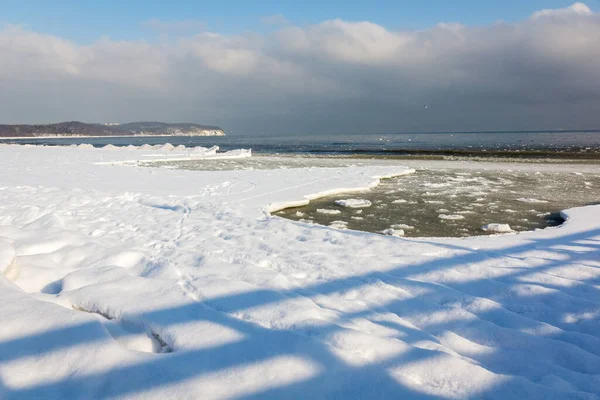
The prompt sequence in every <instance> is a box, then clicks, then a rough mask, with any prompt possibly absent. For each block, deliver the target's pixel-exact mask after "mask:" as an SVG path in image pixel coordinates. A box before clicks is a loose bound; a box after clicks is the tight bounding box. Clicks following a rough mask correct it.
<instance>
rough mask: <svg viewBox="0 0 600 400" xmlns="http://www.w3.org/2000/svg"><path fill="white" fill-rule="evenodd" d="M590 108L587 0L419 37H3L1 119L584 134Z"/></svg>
mask: <svg viewBox="0 0 600 400" xmlns="http://www.w3.org/2000/svg"><path fill="white" fill-rule="evenodd" d="M282 17H283V16H282ZM170 24H172V23H170ZM153 25H156V26H161V27H162V26H164V24H161V23H160V22H159V21H153ZM194 26H196V25H194ZM425 104H427V105H428V107H427V108H425V107H423V106H424V105H425ZM599 109H600V14H597V13H594V12H592V10H590V9H589V8H588V7H587V6H586V5H585V4H583V3H575V4H573V5H572V6H571V7H568V8H565V9H559V10H541V11H538V12H536V13H534V14H533V15H532V16H531V17H530V18H528V19H526V20H524V21H521V22H518V23H501V22H499V23H496V24H493V25H489V26H463V25H460V24H453V23H440V24H438V25H436V26H433V27H431V28H430V29H426V30H419V31H390V30H388V29H386V28H384V27H382V26H380V25H377V24H375V23H372V22H367V21H363V22H350V21H343V20H330V21H324V22H322V23H319V24H316V25H311V26H306V27H298V26H293V25H291V24H288V25H285V26H282V27H281V28H280V29H278V30H276V31H275V32H273V33H269V34H264V35H259V34H246V35H222V34H217V33H212V32H203V33H200V34H196V35H193V36H192V35H188V36H184V35H181V36H169V37H168V38H163V39H161V40H160V41H159V42H156V43H153V42H146V41H117V40H112V39H110V38H100V39H98V40H97V41H96V42H94V43H92V44H89V45H81V44H78V43H75V42H73V41H70V40H67V39H64V38H60V37H56V36H52V35H48V34H44V33H40V32H34V31H32V30H29V29H27V28H24V27H20V26H5V27H4V28H2V29H1V30H0V121H2V122H5V123H27V122H51V121H59V120H73V119H78V120H85V121H97V122H114V121H131V120H164V121H187V122H200V123H206V124H219V125H221V126H223V127H224V128H225V129H227V130H233V131H234V132H238V133H244V132H247V133H282V134H284V133H308V132H313V133H318V132H322V133H331V132H381V131H383V132H400V131H444V130H445V131H454V130H495V129H557V128H579V129H588V128H600V113H598V110H599Z"/></svg>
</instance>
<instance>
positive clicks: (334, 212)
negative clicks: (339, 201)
mask: <svg viewBox="0 0 600 400" xmlns="http://www.w3.org/2000/svg"><path fill="white" fill-rule="evenodd" d="M317 212H318V213H319V214H330V215H337V214H341V213H342V212H341V211H340V210H331V209H329V208H317Z"/></svg>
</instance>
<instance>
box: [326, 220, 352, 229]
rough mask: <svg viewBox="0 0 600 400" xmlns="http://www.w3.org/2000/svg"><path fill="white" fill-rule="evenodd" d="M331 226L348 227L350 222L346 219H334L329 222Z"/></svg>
mask: <svg viewBox="0 0 600 400" xmlns="http://www.w3.org/2000/svg"><path fill="white" fill-rule="evenodd" d="M329 226H330V227H331V228H335V229H346V228H347V227H348V222H346V221H333V222H332V223H330V224H329Z"/></svg>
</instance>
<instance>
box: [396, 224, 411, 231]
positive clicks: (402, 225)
mask: <svg viewBox="0 0 600 400" xmlns="http://www.w3.org/2000/svg"><path fill="white" fill-rule="evenodd" d="M392 228H394V229H407V230H408V229H415V227H414V226H411V225H407V224H394V225H392Z"/></svg>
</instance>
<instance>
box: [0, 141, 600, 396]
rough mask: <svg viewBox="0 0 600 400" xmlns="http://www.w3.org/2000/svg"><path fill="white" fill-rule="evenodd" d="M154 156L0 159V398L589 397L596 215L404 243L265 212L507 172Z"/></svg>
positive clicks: (599, 263) (59, 153)
mask: <svg viewBox="0 0 600 400" xmlns="http://www.w3.org/2000/svg"><path fill="white" fill-rule="evenodd" d="M166 151H167V150H157V149H139V148H136V149H127V148H124V149H90V148H85V147H73V148H44V147H33V146H8V145H6V146H0V170H1V171H2V174H0V237H1V238H2V239H0V270H1V271H2V272H3V273H4V274H3V275H0V286H1V287H0V302H1V304H2V307H0V322H1V323H0V398H8V399H30V398H44V399H65V398H66V399H69V398H108V397H116V398H144V399H146V398H150V399H164V398H226V397H227V398H231V397H237V398H285V397H287V398H313V397H314V398H369V399H375V398H440V397H441V398H496V399H505V398H531V399H564V398H570V399H593V398H597V394H598V393H600V383H599V381H598V378H597V377H598V376H599V375H600V291H599V290H600V289H599V286H598V282H600V254H599V248H598V245H599V243H600V206H597V205H596V206H588V207H583V208H575V209H570V210H565V211H564V212H563V214H564V215H563V216H564V217H565V218H566V219H567V222H566V223H565V224H563V225H562V226H560V227H557V228H547V229H544V230H538V231H535V232H525V233H519V234H514V235H498V236H492V237H487V236H482V237H473V238H460V239H458V238H457V239H450V238H448V239H423V238H414V239H413V238H397V237H390V236H383V235H377V234H369V233H361V232H356V231H349V230H338V229H332V228H330V227H323V226H318V225H309V224H307V223H302V222H293V221H290V220H286V219H282V218H278V217H275V216H272V215H270V213H269V212H272V211H273V210H277V209H281V208H283V207H286V206H288V205H293V204H306V203H307V202H309V201H310V200H311V199H314V198H317V197H319V196H322V195H324V194H331V193H357V192H358V191H361V190H366V189H368V188H370V187H373V186H374V185H377V183H378V182H379V180H380V179H381V178H382V177H386V176H394V175H402V174H406V173H411V172H414V171H413V170H412V167H417V166H423V165H427V166H437V167H439V168H453V165H457V166H462V167H463V168H464V167H465V166H466V167H468V168H471V169H480V168H485V169H488V170H492V169H494V168H496V169H506V168H508V167H507V166H506V165H494V164H493V163H471V164H468V163H465V162H460V163H458V164H452V163H450V162H443V163H434V162H426V161H419V162H410V163H409V162H406V164H410V165H409V166H408V167H403V166H401V165H398V164H397V163H395V162H394V163H392V162H381V163H380V162H378V161H377V160H375V161H369V162H363V163H361V164H360V166H356V167H340V168H321V167H311V166H310V161H307V166H306V167H303V168H289V169H271V170H269V169H267V170H252V171H248V170H235V171H182V170H172V169H163V168H152V167H150V168H141V167H137V166H136V165H137V164H136V163H137V161H138V160H144V159H148V158H160V157H151V156H150V154H155V153H160V152H165V153H166ZM174 151H178V150H175V149H173V150H170V152H171V153H172V152H174ZM190 157H193V155H190ZM126 160H131V161H135V162H130V163H122V161H126ZM203 162H211V161H210V160H206V161H203ZM402 163H405V161H402ZM515 168H539V169H540V171H543V172H545V171H547V170H549V169H552V168H556V169H560V170H568V169H569V168H572V172H580V171H581V170H582V169H587V171H585V172H586V173H587V172H590V171H591V172H594V173H598V172H599V169H600V168H599V167H598V166H575V167H569V166H565V165H557V166H547V165H536V166H535V167H532V166H526V165H521V166H516V167H515ZM465 179H467V178H465ZM340 225H342V224H340ZM392 229H394V228H392Z"/></svg>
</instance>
